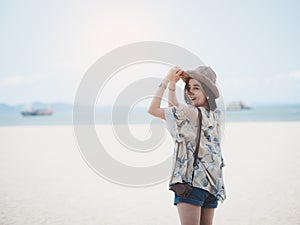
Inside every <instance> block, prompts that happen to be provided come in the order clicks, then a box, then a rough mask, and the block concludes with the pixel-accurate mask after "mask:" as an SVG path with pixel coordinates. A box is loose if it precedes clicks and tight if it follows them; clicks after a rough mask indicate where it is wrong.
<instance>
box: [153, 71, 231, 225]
mask: <svg viewBox="0 0 300 225" xmlns="http://www.w3.org/2000/svg"><path fill="white" fill-rule="evenodd" d="M180 78H181V79H182V80H183V81H184V82H185V84H186V85H185V88H184V99H185V101H186V103H187V105H184V104H179V103H178V100H177V97H176V83H177V82H178V81H179V79H180ZM167 87H168V89H169V94H168V102H169V103H168V104H169V107H167V108H162V107H161V99H162V96H163V94H164V92H165V90H166V88H167ZM218 97H219V91H218V88H217V86H216V74H215V72H214V71H213V70H212V69H211V68H210V67H207V66H199V67H198V68H196V69H195V70H188V71H183V70H182V69H181V68H179V67H173V68H171V70H170V71H169V73H168V74H167V76H166V77H165V78H164V79H163V81H162V82H161V84H160V85H159V87H158V90H157V92H156V94H155V97H154V98H153V100H152V102H151V104H150V106H149V109H148V113H150V114H151V115H153V116H155V117H158V118H161V119H164V120H166V122H167V126H168V130H169V131H170V133H171V135H172V137H173V140H174V141H175V148H174V157H173V169H172V175H171V178H170V183H169V185H170V187H172V186H173V185H175V184H177V183H187V184H189V185H190V186H192V192H191V194H190V195H189V196H188V197H187V198H186V197H180V196H178V195H177V194H176V193H175V198H174V205H176V206H177V209H178V214H179V218H180V221H181V224H182V225H194V224H195V225H199V224H200V225H211V224H212V222H213V216H214V210H215V208H217V205H218V201H221V202H223V201H224V200H225V198H226V193H225V188H224V182H223V173H222V167H224V166H225V164H224V162H223V157H222V154H221V149H220V138H221V137H220V136H221V135H220V116H221V115H220V114H221V111H220V110H219V109H218V108H217V106H216V102H215V99H216V98H218ZM198 109H199V110H200V111H199V113H201V114H200V115H201V116H202V119H201V121H202V125H201V133H200V147H199V148H198V149H199V150H198V155H197V157H196V160H195V163H194V159H195V150H196V145H197V140H198V137H197V134H198V133H197V132H198V127H199V126H200V125H199V124H200V123H199V122H200V121H199V119H198V118H199V117H198V115H199V114H198ZM200 118H201V117H200ZM196 154H197V153H196Z"/></svg>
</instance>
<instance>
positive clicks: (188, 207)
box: [177, 202, 201, 225]
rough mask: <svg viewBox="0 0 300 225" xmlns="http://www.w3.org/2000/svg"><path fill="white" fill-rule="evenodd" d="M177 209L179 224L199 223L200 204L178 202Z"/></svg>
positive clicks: (196, 224)
mask: <svg viewBox="0 0 300 225" xmlns="http://www.w3.org/2000/svg"><path fill="white" fill-rule="evenodd" d="M177 210H178V214H179V218H180V222H181V225H199V224H200V216H201V206H196V205H192V204H188V203H184V202H178V203H177Z"/></svg>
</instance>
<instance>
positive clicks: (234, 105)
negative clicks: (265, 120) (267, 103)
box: [226, 101, 252, 111]
mask: <svg viewBox="0 0 300 225" xmlns="http://www.w3.org/2000/svg"><path fill="white" fill-rule="evenodd" d="M251 108H252V107H250V106H249V105H247V104H246V103H244V102H242V101H233V102H230V103H229V104H228V105H227V107H226V110H228V111H237V110H243V109H251Z"/></svg>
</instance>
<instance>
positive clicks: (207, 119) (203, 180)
mask: <svg viewBox="0 0 300 225" xmlns="http://www.w3.org/2000/svg"><path fill="white" fill-rule="evenodd" d="M198 108H199V109H200V110H201V112H202V129H201V139H200V148H199V153H198V160H197V165H196V166H195V168H194V167H193V162H194V150H195V147H196V144H197V142H196V141H197V129H198V110H197V108H196V107H194V106H191V105H181V104H180V105H179V106H172V107H168V108H165V109H164V114H165V118H166V124H167V128H168V130H169V132H170V134H171V136H172V138H173V140H174V142H175V147H174V154H173V168H172V173H171V178H170V182H169V185H170V186H171V185H173V184H175V183H178V182H180V183H190V184H191V185H192V186H194V187H198V188H202V189H204V190H207V191H209V192H210V193H211V194H213V195H214V196H216V197H217V199H218V200H219V201H221V202H223V201H224V200H225V198H226V192H225V187H224V182H223V172H222V168H223V167H224V166H225V163H224V160H223V157H222V153H221V146H220V114H221V111H220V110H219V109H218V108H216V109H215V110H214V111H211V110H208V109H206V108H204V107H198Z"/></svg>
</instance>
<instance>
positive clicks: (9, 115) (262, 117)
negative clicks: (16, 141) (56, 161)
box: [0, 104, 300, 126]
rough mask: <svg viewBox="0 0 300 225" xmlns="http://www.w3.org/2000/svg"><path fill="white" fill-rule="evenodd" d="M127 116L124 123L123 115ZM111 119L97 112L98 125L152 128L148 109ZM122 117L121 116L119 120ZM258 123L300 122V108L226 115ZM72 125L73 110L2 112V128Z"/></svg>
mask: <svg viewBox="0 0 300 225" xmlns="http://www.w3.org/2000/svg"><path fill="white" fill-rule="evenodd" d="M124 114H125V115H126V114H128V115H127V117H126V118H127V119H126V120H124V119H123V118H124V117H123V115H124ZM115 115H116V116H115V117H113V118H112V113H111V111H109V110H107V109H106V110H104V111H101V109H96V110H95V116H94V123H95V124H127V123H128V124H150V122H151V120H153V116H151V115H149V114H148V113H147V109H146V108H144V109H138V110H132V111H130V112H126V111H123V112H122V111H120V112H119V114H118V113H117V114H115ZM118 115H119V116H118ZM255 121H270V122H271V121H300V104H290V105H266V106H263V105H261V106H254V107H252V108H251V109H249V110H246V109H244V110H239V111H225V122H255ZM72 123H73V111H72V110H59V109H55V108H54V113H53V115H50V116H22V115H21V113H20V112H19V111H17V110H12V111H8V112H7V111H5V112H3V111H0V126H26V125H30V126H32V125H33V126H38V125H70V124H72Z"/></svg>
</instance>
